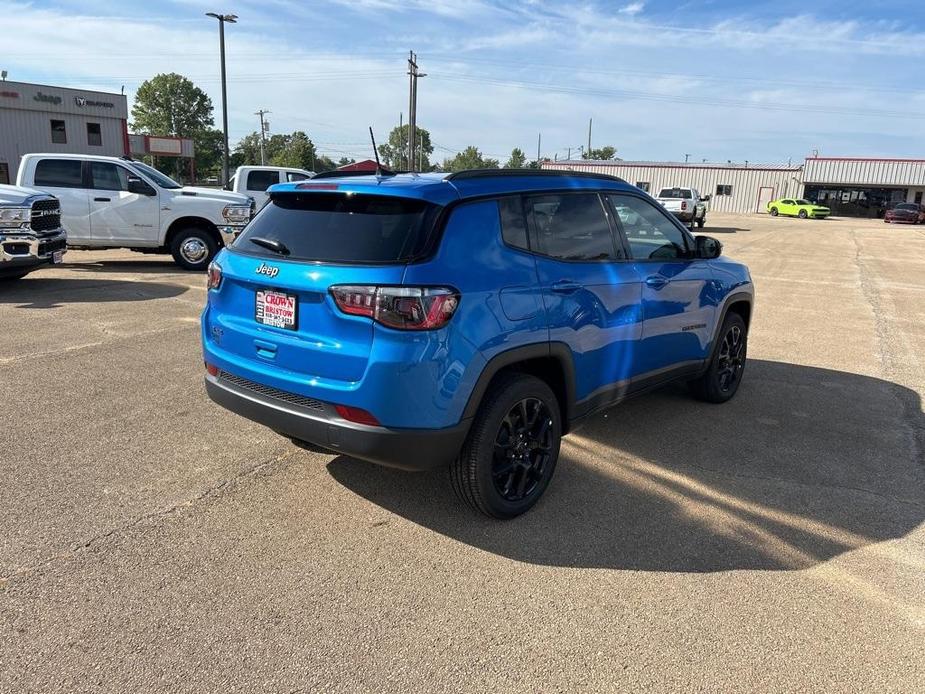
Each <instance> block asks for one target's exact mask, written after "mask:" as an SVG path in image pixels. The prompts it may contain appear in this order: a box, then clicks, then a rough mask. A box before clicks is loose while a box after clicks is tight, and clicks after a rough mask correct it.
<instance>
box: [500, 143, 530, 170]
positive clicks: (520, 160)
mask: <svg viewBox="0 0 925 694" xmlns="http://www.w3.org/2000/svg"><path fill="white" fill-rule="evenodd" d="M526 163H527V155H526V154H524V151H523V150H522V149H520V147H515V148H514V149H512V150H511V158H510V159H508V160H507V163H506V164H505V165H504V168H505V169H522V168H524V165H525V164H526Z"/></svg>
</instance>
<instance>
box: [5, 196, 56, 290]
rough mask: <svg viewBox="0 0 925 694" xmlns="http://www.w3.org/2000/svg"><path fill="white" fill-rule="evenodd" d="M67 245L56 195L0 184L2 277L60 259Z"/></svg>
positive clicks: (12, 276) (22, 273) (21, 274)
mask: <svg viewBox="0 0 925 694" xmlns="http://www.w3.org/2000/svg"><path fill="white" fill-rule="evenodd" d="M66 247H67V234H65V232H64V229H62V228H61V209H60V207H59V205H58V201H57V200H56V199H55V198H54V197H53V196H51V195H47V194H45V193H42V192H39V191H37V190H31V189H29V188H19V187H17V186H8V185H0V280H16V279H19V278H20V277H25V276H26V275H27V274H29V273H30V272H32V271H33V270H36V269H38V268H40V267H42V266H43V265H50V264H53V263H60V262H61V261H62V259H63V257H64V252H65V249H66Z"/></svg>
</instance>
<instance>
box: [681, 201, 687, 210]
mask: <svg viewBox="0 0 925 694" xmlns="http://www.w3.org/2000/svg"><path fill="white" fill-rule="evenodd" d="M681 209H682V210H686V209H687V203H686V202H684V201H683V200H682V201H681Z"/></svg>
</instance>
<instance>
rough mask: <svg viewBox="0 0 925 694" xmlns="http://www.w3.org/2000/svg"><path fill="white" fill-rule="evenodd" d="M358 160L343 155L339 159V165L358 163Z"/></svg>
mask: <svg viewBox="0 0 925 694" xmlns="http://www.w3.org/2000/svg"><path fill="white" fill-rule="evenodd" d="M356 163H357V160H356V159H353V158H352V157H341V158H340V159H338V160H337V165H338V166H350V165H351V164H356Z"/></svg>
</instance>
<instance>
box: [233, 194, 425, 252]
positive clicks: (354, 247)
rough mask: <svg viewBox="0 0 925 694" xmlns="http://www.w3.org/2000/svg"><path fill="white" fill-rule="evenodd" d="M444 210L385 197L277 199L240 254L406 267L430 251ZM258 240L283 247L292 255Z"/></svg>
mask: <svg viewBox="0 0 925 694" xmlns="http://www.w3.org/2000/svg"><path fill="white" fill-rule="evenodd" d="M438 210H439V207H437V206H436V205H432V204H430V203H426V202H424V201H422V200H414V199H410V198H399V197H392V196H385V195H364V194H347V193H305V194H295V195H293V194H283V195H275V196H273V198H272V201H271V202H270V204H268V205H267V206H266V207H264V208H263V210H261V212H260V214H258V215H257V216H256V217H255V218H254V220H253V221H252V222H251V223H250V224H248V225H247V227H246V228H245V229H244V232H243V233H242V234H241V236H240V237H238V239H237V241H235V242H234V249H235V250H240V251H241V252H243V253H247V254H249V255H259V256H263V257H271V258H275V259H281V258H286V259H289V260H302V261H313V262H326V263H400V262H404V261H407V260H409V259H411V258H413V257H415V256H417V255H420V253H421V252H422V251H423V250H424V248H425V246H426V244H427V240H428V237H429V234H430V232H431V230H432V228H433V224H434V218H435V216H436V214H437V211H438ZM252 239H264V240H268V241H270V242H271V243H270V244H269V245H271V246H276V245H277V244H282V247H283V248H284V249H285V250H288V255H286V254H280V253H277V252H276V251H275V250H271V249H269V248H266V245H267V244H266V243H263V244H262V245H261V244H258V243H254V242H253V241H252ZM277 248H279V246H277Z"/></svg>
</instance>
